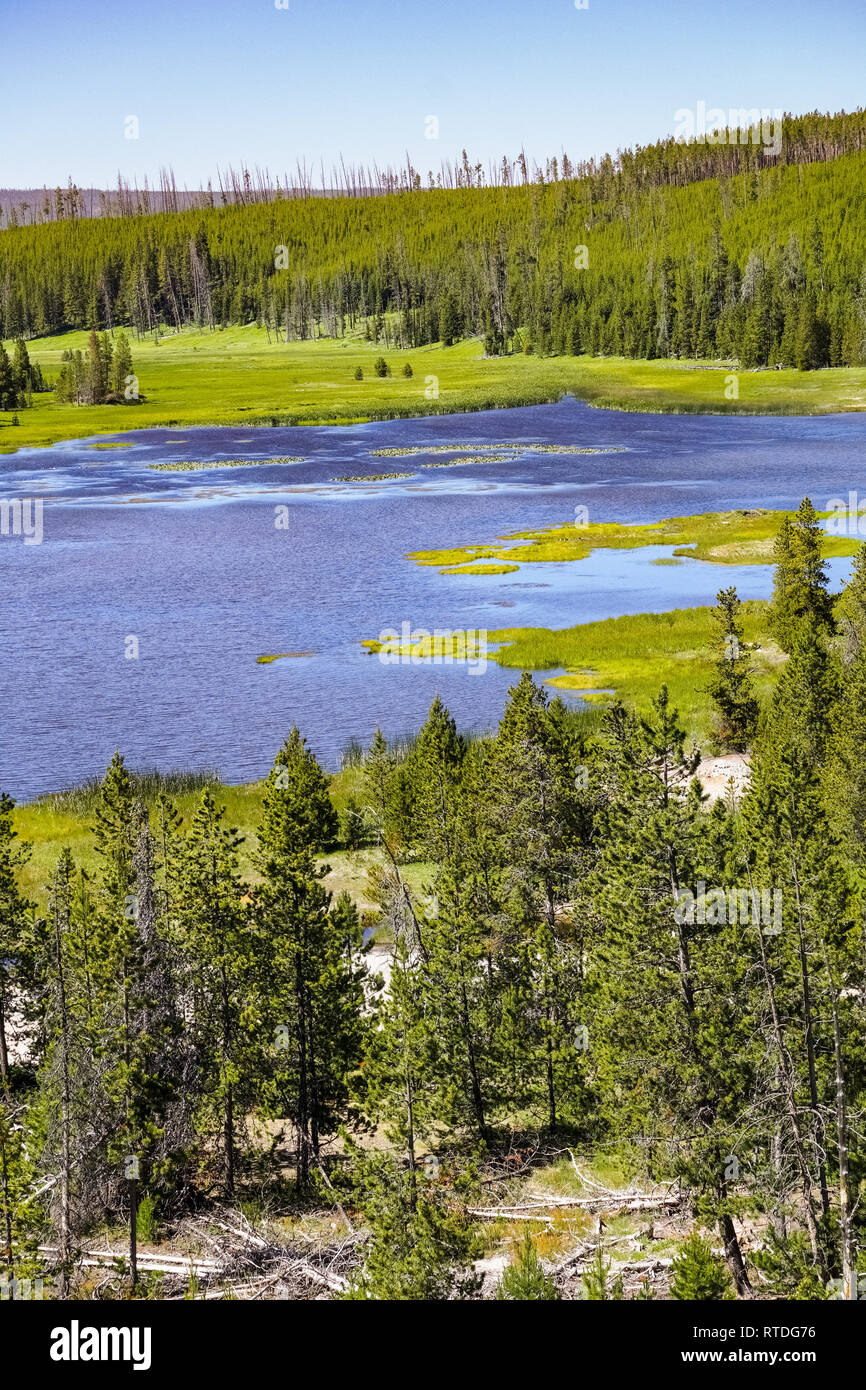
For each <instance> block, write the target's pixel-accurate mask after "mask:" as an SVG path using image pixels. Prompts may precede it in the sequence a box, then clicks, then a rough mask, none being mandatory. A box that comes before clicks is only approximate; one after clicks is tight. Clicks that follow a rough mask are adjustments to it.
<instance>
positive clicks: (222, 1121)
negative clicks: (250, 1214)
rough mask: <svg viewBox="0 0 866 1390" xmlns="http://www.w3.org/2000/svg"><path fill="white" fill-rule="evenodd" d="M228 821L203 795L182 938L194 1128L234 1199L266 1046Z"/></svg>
mask: <svg viewBox="0 0 866 1390" xmlns="http://www.w3.org/2000/svg"><path fill="white" fill-rule="evenodd" d="M224 820H225V810H224V808H222V807H218V806H217V805H216V803H215V801H214V798H213V795H212V793H211V792H210V790H206V791H205V792H203V793H202V797H201V800H200V802H199V805H198V807H197V808H196V811H195V814H194V815H193V818H192V824H191V825H190V828H189V831H188V833H187V836H186V839H185V842H184V846H183V855H182V866H181V869H180V881H181V885H182V886H181V889H180V892H179V895H178V901H177V932H178V934H179V945H180V946H181V947H182V952H183V959H184V961H185V965H186V968H185V980H184V994H185V996H186V999H187V1007H188V1010H189V1011H190V1012H191V1015H192V1017H191V1019H190V1021H189V1033H190V1034H191V1039H190V1040H191V1042H192V1046H193V1049H194V1058H195V1063H196V1091H197V1106H196V1126H197V1129H198V1131H199V1133H200V1134H201V1135H202V1136H203V1137H204V1138H205V1139H206V1140H207V1141H208V1142H209V1143H211V1142H213V1141H214V1140H216V1143H217V1146H218V1149H219V1151H220V1153H221V1168H222V1174H221V1176H222V1182H223V1186H224V1189H225V1191H226V1193H227V1194H228V1196H230V1197H233V1196H234V1194H235V1190H236V1186H237V1181H238V1176H239V1166H240V1165H239V1149H240V1146H241V1140H242V1137H243V1134H244V1128H245V1123H246V1119H247V1116H248V1115H249V1112H250V1110H251V1108H252V1106H253V1104H254V1102H255V1099H256V1095H257V1091H256V1083H257V1080H258V1079H259V1078H260V1076H261V1071H262V1066H261V1060H260V1059H261V1057H262V1055H263V1053H264V1042H263V1026H262V1022H261V1007H260V1003H259V999H258V982H257V974H256V969H255V952H256V940H255V935H254V933H253V931H252V930H251V924H250V921H249V916H248V912H247V909H246V907H245V905H244V901H243V899H244V893H245V889H244V885H243V884H242V883H241V880H240V876H239V872H238V851H239V848H240V844H241V840H240V838H239V836H238V834H237V832H236V831H235V830H233V829H230V828H228V827H227V826H226V825H225V824H224Z"/></svg>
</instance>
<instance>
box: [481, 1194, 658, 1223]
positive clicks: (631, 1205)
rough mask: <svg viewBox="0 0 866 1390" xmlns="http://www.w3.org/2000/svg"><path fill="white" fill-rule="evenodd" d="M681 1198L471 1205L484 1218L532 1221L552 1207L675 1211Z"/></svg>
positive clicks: (566, 1199) (540, 1200)
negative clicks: (490, 1205) (509, 1205)
mask: <svg viewBox="0 0 866 1390" xmlns="http://www.w3.org/2000/svg"><path fill="white" fill-rule="evenodd" d="M681 1200H682V1199H681V1198H680V1197H677V1196H668V1197H663V1196H661V1195H659V1196H657V1197H653V1196H650V1195H640V1196H633V1197H627V1196H626V1197H601V1196H599V1197H543V1198H538V1199H537V1200H535V1201H532V1202H518V1203H516V1204H515V1205H514V1206H511V1207H508V1206H504V1207H470V1208H469V1215H470V1216H477V1217H478V1218H479V1219H480V1220H484V1221H495V1220H496V1218H497V1217H500V1216H504V1217H506V1218H507V1219H508V1220H517V1221H520V1220H523V1221H531V1220H532V1219H533V1217H534V1216H535V1215H536V1214H537V1213H540V1212H545V1211H550V1209H551V1208H552V1207H556V1208H573V1209H575V1210H582V1211H607V1212H610V1213H611V1214H612V1215H613V1214H615V1213H618V1212H622V1211H658V1210H659V1209H660V1208H662V1209H665V1210H668V1211H672V1210H673V1209H674V1208H675V1207H678V1206H679V1205H680V1202H681Z"/></svg>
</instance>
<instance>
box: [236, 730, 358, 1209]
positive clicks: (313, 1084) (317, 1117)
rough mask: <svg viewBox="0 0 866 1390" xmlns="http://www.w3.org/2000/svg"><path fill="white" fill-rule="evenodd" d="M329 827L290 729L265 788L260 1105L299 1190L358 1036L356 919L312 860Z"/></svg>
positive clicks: (302, 749)
mask: <svg viewBox="0 0 866 1390" xmlns="http://www.w3.org/2000/svg"><path fill="white" fill-rule="evenodd" d="M336 830H337V817H336V814H335V812H334V809H333V806H332V805H331V800H330V796H329V794H328V786H327V779H326V778H325V775H324V773H323V772H322V770H321V768H320V767H319V765H318V763H317V762H316V760H315V758H314V757H313V755H312V753H310V752H309V750H308V749H307V747H306V745H305V744H304V742H303V740H302V739H301V737H300V735H299V733H298V731H297V729H293V730H292V732H291V734H290V736H289V738H288V740H287V741H286V743H285V744H284V745H283V747H282V749H281V750H280V752H279V754H278V755H277V761H276V763H275V765H274V767H273V768H272V770H271V773H270V776H269V777H268V782H267V786H266V789H265V796H264V810H263V818H262V824H261V827H260V829H259V857H258V864H259V870H260V873H261V876H262V883H261V885H260V886H259V888H258V889H257V893H256V915H257V921H258V931H259V939H260V941H261V942H262V948H263V960H262V962H261V965H262V970H263V973H264V978H265V980H266V981H267V1005H266V1009H267V1016H268V1019H269V1027H270V1028H271V1029H272V1030H273V1036H274V1037H275V1038H276V1039H278V1040H279V1041H278V1043H277V1045H276V1048H275V1053H274V1060H273V1066H272V1072H271V1080H270V1084H269V1092H268V1105H269V1107H270V1108H271V1109H272V1111H273V1113H276V1114H279V1115H280V1116H282V1117H286V1118H288V1119H290V1120H291V1122H292V1124H293V1127H294V1130H295V1134H296V1139H297V1145H296V1147H297V1180H298V1184H299V1186H303V1185H304V1184H306V1183H307V1181H308V1180H309V1175H310V1166H311V1164H312V1163H318V1161H319V1149H320V1141H321V1137H322V1136H323V1135H324V1134H327V1133H331V1132H333V1130H334V1128H335V1126H336V1124H337V1123H338V1122H339V1118H340V1107H341V1106H342V1105H343V1103H344V1101H345V1099H346V1097H347V1094H348V1087H349V1076H350V1073H351V1072H352V1071H353V1070H354V1068H355V1067H356V1066H357V1062H358V1060H359V1058H360V1054H361V1049H362V1042H363V1035H364V1025H363V1016H362V1015H363V1005H364V978H365V970H364V967H363V964H362V962H361V961H360V960H359V946H360V924H359V922H358V920H357V914H355V917H354V919H353V920H352V921H349V920H348V917H347V912H346V908H345V905H343V906H342V907H341V908H340V910H339V911H335V912H333V913H332V912H330V911H329V908H330V895H329V894H328V893H327V892H326V891H325V889H324V887H323V885H322V882H321V880H322V878H323V877H324V876H325V874H326V873H327V872H328V870H327V866H320V865H318V864H317V862H316V854H317V853H320V852H321V851H322V849H323V848H324V847H325V844H326V843H327V842H329V841H331V840H332V839H333V838H334V837H335V834H336Z"/></svg>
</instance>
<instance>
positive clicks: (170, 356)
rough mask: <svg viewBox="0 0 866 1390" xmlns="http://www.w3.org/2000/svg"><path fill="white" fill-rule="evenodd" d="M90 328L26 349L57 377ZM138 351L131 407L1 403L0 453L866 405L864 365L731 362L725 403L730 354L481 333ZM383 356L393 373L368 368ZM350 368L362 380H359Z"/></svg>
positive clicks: (196, 338)
mask: <svg viewBox="0 0 866 1390" xmlns="http://www.w3.org/2000/svg"><path fill="white" fill-rule="evenodd" d="M87 338H88V335H87V334H86V333H84V332H75V333H65V334H60V335H57V336H54V337H49V338H40V339H34V340H33V341H32V342H30V343H29V344H28V351H29V353H30V356H31V358H32V360H33V361H36V362H38V363H39V364H40V366H41V367H42V368H43V370H44V371H45V372H46V373H47V375H48V377H49V378H50V379H53V378H54V377H56V375H57V374H58V372H59V370H60V362H61V355H62V353H63V351H64V350H66V349H72V350H75V349H81V350H82V351H84V350H86V347H87ZM132 351H133V360H134V364H135V371H136V375H137V376H138V379H139V384H140V390H141V393H142V399H141V400H140V401H139V402H138V403H133V402H129V403H124V404H123V405H104V406H74V405H59V404H55V402H54V399H53V395H52V394H51V393H44V394H40V395H38V396H35V397H34V405H33V407H32V408H31V409H26V410H21V411H19V412H18V419H19V422H20V423H19V424H18V425H17V426H16V425H12V423H11V421H12V412H9V411H7V412H2V413H0V452H12V451H14V450H15V449H18V448H24V447H31V446H34V445H49V444H53V443H56V442H58V441H59V440H64V439H76V438H82V437H87V436H92V435H106V434H117V433H121V432H126V431H128V430H137V429H144V428H149V427H153V426H159V427H162V428H166V427H168V428H175V427H178V428H186V427H189V426H195V425H213V424H216V425H237V424H243V425H247V426H251V425H280V424H284V425H291V424H348V423H354V422H357V421H361V420H371V419H387V418H393V417H408V416H414V415H430V414H448V413H453V412H462V411H473V410H482V409H491V408H495V407H506V406H516V405H533V404H542V403H544V402H548V401H555V400H558V399H559V398H560V397H561V396H562V395H563V394H566V393H571V394H573V395H575V396H577V397H579V398H580V399H582V400H586V401H589V402H590V403H591V404H593V405H597V406H602V407H605V408H610V409H617V410H635V411H678V412H684V413H705V412H713V413H718V414H759V415H760V414H783V415H791V414H794V415H811V414H824V413H828V412H837V411H849V410H862V409H864V408H866V367H839V368H828V369H826V370H824V371H820V372H797V371H795V370H793V369H790V370H788V369H786V370H784V371H743V372H739V373H738V374H737V375H738V382H739V397H738V399H737V400H733V401H731V400H727V399H726V398H725V394H724V393H725V390H726V387H727V383H728V379H729V377H730V374H731V371H732V367H731V365H730V364H711V363H695V362H673V361H667V360H665V361H653V362H643V361H633V360H629V359H626V358H613V357H595V358H593V357H535V356H532V355H523V354H520V355H515V356H512V357H501V358H489V359H488V358H485V357H484V355H483V348H482V344H481V342H480V341H479V340H478V339H469V340H466V341H464V342H460V343H456V344H455V345H454V346H453V347H448V348H446V347H442V346H440V345H438V344H437V345H433V346H429V347H424V348H413V349H411V350H409V351H398V350H397V349H389V348H383V346H382V345H381V344H372V343H368V342H365V341H364V339H363V338H361V337H360V336H356V337H347V338H343V339H333V338H327V339H318V340H317V341H315V342H312V341H309V342H297V343H280V342H276V341H274V340H273V337H272V338H271V341H270V342H268V338H267V334H266V332H265V330H264V329H262V328H257V327H256V326H255V325H252V324H251V325H247V326H245V327H233V328H226V329H219V330H208V331H198V330H196V331H184V332H182V333H167V334H166V335H165V336H163V337H160V338H159V339H157V338H156V337H155V336H153V337H148V338H146V339H142V340H141V341H135V340H134V339H133V342H132ZM381 355H384V356H385V357H386V359H387V361H388V363H389V365H390V367H391V372H392V374H391V376H389V377H381V378H380V377H376V376H375V375H374V374H373V362H374V361H375V359H376V358H377V357H379V356H381ZM406 362H411V364H412V367H413V372H414V376H413V377H412V378H408V379H407V378H406V377H404V376H403V375H402V368H403V366H404V365H405V363H406ZM358 367H360V368H361V369H362V372H363V375H364V379H363V380H362V381H355V379H354V374H355V370H356V369H357V368H358ZM431 378H435V381H434V380H431ZM435 391H438V395H436V394H434V393H435Z"/></svg>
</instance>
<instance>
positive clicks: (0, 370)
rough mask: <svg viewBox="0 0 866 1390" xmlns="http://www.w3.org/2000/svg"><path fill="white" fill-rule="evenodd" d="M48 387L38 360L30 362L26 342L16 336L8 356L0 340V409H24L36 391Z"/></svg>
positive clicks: (44, 389)
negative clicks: (10, 354)
mask: <svg viewBox="0 0 866 1390" xmlns="http://www.w3.org/2000/svg"><path fill="white" fill-rule="evenodd" d="M48 389H49V387H48V385H47V384H46V382H45V380H44V378H43V376H42V368H41V367H40V366H39V363H38V362H31V361H30V355H29V353H28V351H27V344H26V343H25V341H24V339H23V338H20V337H19V338H16V339H15V344H14V346H13V349H12V356H11V358H10V356H9V354H8V352H7V351H6V349H5V347H4V346H3V343H2V342H0V410H24V409H25V408H26V407H27V406H29V405H30V404H31V398H32V396H33V394H34V392H36V391H47V390H48Z"/></svg>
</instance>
